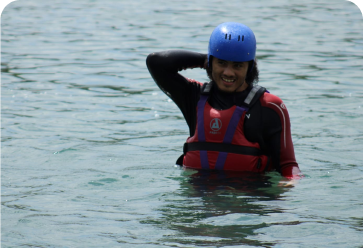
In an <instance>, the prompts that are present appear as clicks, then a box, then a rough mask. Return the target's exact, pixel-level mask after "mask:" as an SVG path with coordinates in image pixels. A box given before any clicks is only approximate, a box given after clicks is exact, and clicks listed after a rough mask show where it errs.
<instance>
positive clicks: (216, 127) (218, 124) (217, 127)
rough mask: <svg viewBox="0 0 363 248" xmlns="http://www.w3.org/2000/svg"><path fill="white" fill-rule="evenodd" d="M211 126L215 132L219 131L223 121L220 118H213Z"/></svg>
mask: <svg viewBox="0 0 363 248" xmlns="http://www.w3.org/2000/svg"><path fill="white" fill-rule="evenodd" d="M209 126H210V128H211V129H212V130H213V131H214V132H217V131H219V130H220V129H221V128H222V121H221V120H220V119H218V118H214V119H213V120H211V122H210V125H209Z"/></svg>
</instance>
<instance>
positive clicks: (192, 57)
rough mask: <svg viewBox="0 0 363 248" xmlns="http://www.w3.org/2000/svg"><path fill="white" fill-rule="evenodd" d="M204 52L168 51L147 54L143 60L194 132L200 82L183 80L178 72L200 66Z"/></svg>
mask: <svg viewBox="0 0 363 248" xmlns="http://www.w3.org/2000/svg"><path fill="white" fill-rule="evenodd" d="M206 58H207V55H206V54H201V53H196V52H190V51H184V50H169V51H163V52H157V53H151V54H150V55H149V56H148V57H147V59H146V65H147V68H148V70H149V72H150V74H151V76H152V77H153V79H154V81H155V83H156V84H157V85H158V86H159V88H160V89H161V90H162V91H163V92H164V93H165V94H166V95H168V96H169V97H170V98H171V99H172V100H173V101H174V102H175V104H176V105H177V106H178V107H179V109H180V110H181V112H182V113H183V115H184V118H185V120H186V122H187V124H188V126H189V130H190V135H191V136H192V135H193V134H194V129H195V123H196V106H197V102H198V100H199V95H200V87H201V85H202V84H201V83H200V82H197V81H195V80H191V79H187V78H185V77H184V76H182V75H181V74H179V71H181V70H185V69H192V68H204V63H205V60H206Z"/></svg>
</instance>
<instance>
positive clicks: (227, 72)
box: [223, 64, 234, 77]
mask: <svg viewBox="0 0 363 248" xmlns="http://www.w3.org/2000/svg"><path fill="white" fill-rule="evenodd" d="M223 76H226V77H233V76H234V71H233V67H232V65H230V64H229V65H227V66H226V67H225V68H224V70H223Z"/></svg>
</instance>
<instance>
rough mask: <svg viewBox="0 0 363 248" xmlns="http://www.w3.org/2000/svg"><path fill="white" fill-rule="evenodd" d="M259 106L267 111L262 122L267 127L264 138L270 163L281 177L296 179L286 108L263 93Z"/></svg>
mask: <svg viewBox="0 0 363 248" xmlns="http://www.w3.org/2000/svg"><path fill="white" fill-rule="evenodd" d="M261 104H262V105H263V106H264V107H267V108H268V109H269V114H267V115H265V119H264V120H263V122H264V123H266V125H265V126H267V127H268V128H267V129H265V130H267V131H266V133H265V136H266V137H268V138H267V139H266V144H267V147H268V149H269V151H270V155H271V157H272V163H273V165H274V167H275V168H276V169H277V170H278V171H279V172H280V173H281V175H282V176H284V177H287V178H291V179H292V178H298V177H299V174H300V173H301V172H300V169H299V166H298V164H297V162H296V159H295V152H294V145H293V143H292V138H291V129H290V117H289V113H288V111H287V108H286V106H285V104H284V103H283V102H282V100H281V99H280V98H278V97H277V96H274V95H272V94H268V93H265V95H264V98H263V101H261ZM266 117H268V119H267V118H266Z"/></svg>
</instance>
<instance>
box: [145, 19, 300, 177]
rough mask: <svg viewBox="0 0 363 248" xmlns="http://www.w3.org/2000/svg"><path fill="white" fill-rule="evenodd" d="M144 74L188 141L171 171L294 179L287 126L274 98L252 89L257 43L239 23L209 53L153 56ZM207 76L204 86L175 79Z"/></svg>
mask: <svg viewBox="0 0 363 248" xmlns="http://www.w3.org/2000/svg"><path fill="white" fill-rule="evenodd" d="M146 64H147V67H148V69H149V71H150V74H151V76H152V77H153V79H154V80H155V82H156V84H157V85H158V86H159V87H160V89H161V90H162V91H163V92H164V93H165V94H167V95H168V96H169V97H170V98H171V99H172V100H173V101H174V102H175V104H176V105H177V106H178V107H179V109H180V110H181V111H182V113H183V115H184V118H185V120H186V122H187V124H188V126H189V133H190V137H189V138H188V139H187V141H186V143H185V144H184V149H183V150H184V153H183V155H182V156H181V157H180V158H179V159H178V161H177V164H180V165H183V166H184V167H186V168H193V169H209V170H226V171H227V170H228V171H250V172H258V173H263V172H265V171H274V170H276V171H278V172H280V173H281V175H283V176H285V177H287V178H289V179H293V178H299V174H300V173H301V172H300V169H299V166H298V164H297V163H296V159H295V154H294V147H293V143H292V139H291V132H290V119H289V115H288V112H287V109H286V106H285V105H284V103H283V102H282V100H281V99H280V98H278V97H277V96H274V95H272V94H270V93H269V92H268V91H267V90H266V89H265V88H263V87H261V86H257V85H256V83H257V82H258V75H259V71H258V68H257V62H256V39H255V36H254V34H253V32H252V30H251V29H250V28H249V27H247V26H245V25H243V24H240V23H235V22H226V23H222V24H220V25H219V26H217V27H216V28H215V29H214V31H213V33H212V35H211V37H210V40H209V47H208V54H201V53H196V52H190V51H184V50H172V51H163V52H158V53H152V54H150V55H149V56H148V57H147V60H146ZM192 68H203V69H206V71H207V74H208V77H209V78H210V80H211V81H210V82H209V83H205V84H202V83H200V82H198V81H195V80H191V79H188V78H185V77H183V76H182V75H181V74H179V71H181V70H183V69H192Z"/></svg>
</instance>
